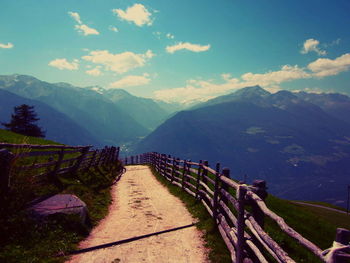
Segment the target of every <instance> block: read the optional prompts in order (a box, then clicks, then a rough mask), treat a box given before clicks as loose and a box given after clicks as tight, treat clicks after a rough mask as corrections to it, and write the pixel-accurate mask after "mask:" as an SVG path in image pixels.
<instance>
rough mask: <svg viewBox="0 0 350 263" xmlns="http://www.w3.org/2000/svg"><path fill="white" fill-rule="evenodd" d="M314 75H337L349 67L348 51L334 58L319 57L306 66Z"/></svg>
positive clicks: (349, 54)
mask: <svg viewBox="0 0 350 263" xmlns="http://www.w3.org/2000/svg"><path fill="white" fill-rule="evenodd" d="M307 67H308V69H310V70H311V71H312V72H313V75H314V76H316V77H327V76H334V75H338V74H339V73H341V72H343V71H347V70H349V68H350V53H347V54H344V55H342V56H340V57H337V58H336V59H329V58H319V59H317V60H316V61H314V62H311V63H310V64H309V65H308V66H307Z"/></svg>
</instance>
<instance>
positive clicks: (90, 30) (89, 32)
mask: <svg viewBox="0 0 350 263" xmlns="http://www.w3.org/2000/svg"><path fill="white" fill-rule="evenodd" d="M75 29H76V30H78V32H79V33H82V34H83V35H84V36H88V35H99V34H100V33H99V32H98V31H97V30H96V29H94V28H91V27H88V26H87V25H84V24H82V25H75Z"/></svg>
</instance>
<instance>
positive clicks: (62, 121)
mask: <svg viewBox="0 0 350 263" xmlns="http://www.w3.org/2000/svg"><path fill="white" fill-rule="evenodd" d="M21 104H27V105H31V106H35V108H34V110H35V112H36V113H37V114H38V117H39V118H40V120H39V122H38V124H39V126H41V127H42V128H43V129H44V130H45V131H46V139H49V140H54V141H60V142H62V143H64V144H69V145H89V144H90V145H100V144H101V142H100V141H99V140H98V139H97V138H94V137H93V136H92V135H91V134H90V133H89V132H88V131H87V130H86V129H84V128H83V127H81V126H79V125H78V124H76V123H75V122H74V121H73V120H71V119H70V118H69V117H68V116H66V115H65V114H63V113H61V112H58V111H56V110H54V109H53V108H51V107H50V106H48V105H46V104H45V103H42V102H40V101H36V100H31V99H26V98H23V97H20V96H17V95H15V94H13V93H11V92H8V91H6V90H1V89H0V122H5V123H6V122H9V121H10V119H11V114H13V108H14V107H15V106H18V105H21ZM72 131H74V132H72ZM19 143H20V142H19Z"/></svg>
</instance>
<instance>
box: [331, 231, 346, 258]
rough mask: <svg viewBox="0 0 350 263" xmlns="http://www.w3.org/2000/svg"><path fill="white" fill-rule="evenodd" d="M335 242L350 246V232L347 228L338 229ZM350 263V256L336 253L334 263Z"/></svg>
mask: <svg viewBox="0 0 350 263" xmlns="http://www.w3.org/2000/svg"><path fill="white" fill-rule="evenodd" d="M335 242H338V243H340V244H342V245H345V246H348V245H349V244H350V231H349V230H347V229H345V228H337V232H336V236H335ZM346 262H349V254H345V253H342V252H336V254H335V259H334V263H346Z"/></svg>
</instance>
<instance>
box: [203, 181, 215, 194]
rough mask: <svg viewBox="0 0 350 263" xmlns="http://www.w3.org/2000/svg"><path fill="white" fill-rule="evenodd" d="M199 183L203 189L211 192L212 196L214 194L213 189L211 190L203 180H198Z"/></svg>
mask: <svg viewBox="0 0 350 263" xmlns="http://www.w3.org/2000/svg"><path fill="white" fill-rule="evenodd" d="M200 185H201V186H202V187H203V188H204V189H205V191H207V193H209V194H211V195H212V196H214V191H212V190H211V189H210V188H209V186H207V185H206V184H205V183H204V182H200Z"/></svg>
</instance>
